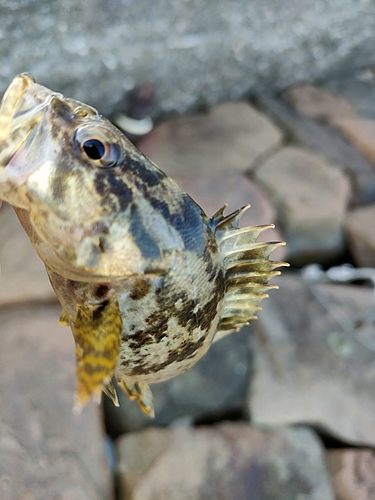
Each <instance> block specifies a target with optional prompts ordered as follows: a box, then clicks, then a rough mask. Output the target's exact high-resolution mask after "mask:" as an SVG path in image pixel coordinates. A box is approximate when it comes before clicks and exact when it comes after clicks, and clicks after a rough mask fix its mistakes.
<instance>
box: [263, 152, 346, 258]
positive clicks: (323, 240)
mask: <svg viewBox="0 0 375 500" xmlns="http://www.w3.org/2000/svg"><path fill="white" fill-rule="evenodd" d="M255 179H256V181H257V182H259V183H260V184H261V185H262V186H263V187H264V189H265V190H266V192H268V193H269V195H270V199H271V201H272V203H273V205H274V207H275V209H276V213H277V219H278V220H277V222H278V223H279V224H280V228H281V229H282V230H283V233H284V236H285V238H286V242H287V247H286V248H287V252H288V254H287V258H288V259H290V261H291V262H292V263H294V264H297V265H300V264H305V263H308V262H314V261H316V262H327V261H329V259H332V258H334V257H336V256H338V255H340V253H341V252H342V251H343V249H344V240H343V231H342V224H343V219H344V213H345V209H346V206H347V203H348V200H349V197H350V183H349V180H348V179H347V177H346V176H345V174H344V173H343V172H342V171H341V170H340V169H338V168H335V167H332V166H331V165H329V164H328V163H327V162H326V161H325V160H324V159H323V158H321V157H319V156H317V155H314V154H312V153H309V152H308V151H306V150H304V149H302V148H296V147H286V148H284V149H282V150H281V151H279V152H278V153H276V154H275V155H274V156H272V157H271V158H270V159H268V160H267V161H265V162H264V163H263V164H262V165H261V166H260V167H259V168H258V169H257V170H256V172H255Z"/></svg>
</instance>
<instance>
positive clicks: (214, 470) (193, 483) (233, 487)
mask: <svg viewBox="0 0 375 500" xmlns="http://www.w3.org/2000/svg"><path fill="white" fill-rule="evenodd" d="M118 452H119V483H120V488H119V489H120V491H119V499H120V500H176V499H181V500H187V499H189V500H244V499H246V500H261V499H264V500H266V499H276V498H281V497H280V492H282V495H283V496H282V498H283V499H285V500H296V499H302V498H303V500H333V499H334V495H333V491H332V488H331V484H330V481H329V478H328V475H327V472H326V470H325V465H324V455H323V450H322V446H321V444H320V442H319V440H318V439H317V438H316V436H315V434H314V433H313V432H312V431H310V430H308V429H279V430H275V431H270V432H261V431H259V430H256V429H252V428H251V427H249V426H248V425H246V424H222V425H219V426H217V427H206V428H204V427H200V428H196V429H193V428H190V429H182V428H175V429H148V430H145V431H142V432H140V433H134V434H129V435H127V436H125V437H124V438H122V439H121V440H120V441H119V444H118Z"/></svg>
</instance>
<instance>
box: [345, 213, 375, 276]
mask: <svg viewBox="0 0 375 500" xmlns="http://www.w3.org/2000/svg"><path fill="white" fill-rule="evenodd" d="M374 224H375V205H369V206H367V207H363V208H357V209H356V210H352V211H350V212H348V214H347V215H346V219H345V230H346V235H347V239H348V243H349V247H350V250H351V253H352V256H353V259H354V261H355V263H356V264H357V265H358V266H361V267H375V230H374Z"/></svg>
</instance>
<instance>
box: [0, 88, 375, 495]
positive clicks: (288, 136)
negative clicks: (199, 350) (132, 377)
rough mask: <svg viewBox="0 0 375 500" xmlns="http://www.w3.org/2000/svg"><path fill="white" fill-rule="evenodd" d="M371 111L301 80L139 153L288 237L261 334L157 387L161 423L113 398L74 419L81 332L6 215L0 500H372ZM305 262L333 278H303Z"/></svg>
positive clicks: (0, 300)
mask: <svg viewBox="0 0 375 500" xmlns="http://www.w3.org/2000/svg"><path fill="white" fill-rule="evenodd" d="M361 109H362V108H361ZM361 109H359V108H358V105H357V104H356V103H351V102H350V101H348V100H347V99H345V98H344V97H342V96H338V95H336V94H334V93H332V92H331V90H329V85H328V84H326V85H325V86H324V87H317V86H313V85H311V84H303V85H302V84H301V85H298V86H295V87H290V88H288V89H285V90H284V91H283V92H282V93H281V94H280V95H279V96H274V97H269V96H267V97H266V96H255V97H254V98H253V99H252V100H251V102H249V101H241V102H235V103H223V104H221V105H218V106H216V107H213V108H211V109H209V110H208V111H207V112H206V113H200V114H195V115H191V116H185V117H184V116H181V117H177V118H172V119H170V120H167V121H164V122H162V123H160V124H158V125H156V127H155V128H154V129H153V131H152V132H151V133H150V134H149V135H148V136H146V137H144V138H143V139H142V140H141V141H140V143H139V147H140V149H141V150H142V151H144V152H145V153H147V155H149V156H150V158H151V159H152V160H154V161H155V162H156V163H157V164H158V166H160V168H162V169H164V170H165V171H166V172H167V173H168V174H169V175H171V176H172V177H173V178H175V179H176V180H177V181H178V182H179V183H180V185H181V186H182V187H183V188H184V189H185V190H186V191H187V192H188V193H189V194H190V195H191V196H192V197H193V198H194V199H195V200H196V201H197V202H198V203H199V204H200V205H201V206H202V207H203V208H204V210H205V211H206V212H207V213H208V215H212V214H213V213H214V212H216V211H217V210H218V209H219V208H220V207H221V206H223V205H224V203H229V210H234V209H236V208H238V207H239V206H243V205H246V204H248V203H250V204H251V205H252V208H251V209H250V210H249V211H248V212H247V213H246V214H245V215H244V217H243V220H242V224H243V225H247V224H269V223H275V225H276V228H275V229H274V230H268V231H266V232H265V233H264V234H263V235H262V238H264V239H265V240H268V241H280V240H283V239H285V240H286V243H287V245H286V247H285V248H284V247H283V248H281V249H278V251H277V252H275V253H274V255H273V257H274V258H275V259H279V260H281V259H284V260H287V261H289V262H291V263H292V265H293V266H292V269H291V270H290V271H285V272H284V273H283V275H282V276H281V277H280V278H278V279H275V280H274V283H275V284H276V283H277V284H278V285H279V287H280V289H279V290H278V291H276V290H275V291H272V292H271V293H270V295H271V296H270V298H269V299H267V300H266V301H264V303H263V311H262V312H261V314H260V317H259V320H258V321H257V322H255V321H253V322H251V324H250V326H249V327H245V328H244V329H243V330H242V331H240V332H238V333H236V334H233V335H231V336H229V337H227V338H226V339H223V340H222V341H220V342H218V343H216V344H215V345H214V346H213V347H212V348H211V350H210V351H209V352H208V354H207V355H206V356H205V357H204V358H203V359H202V360H201V361H200V362H199V363H198V364H197V365H196V366H195V367H194V368H192V369H191V370H189V371H188V372H187V373H185V374H183V375H181V376H180V377H177V378H175V379H173V380H170V381H167V382H165V383H163V384H159V385H156V386H155V387H154V388H153V392H154V395H155V408H156V418H155V420H150V419H148V418H147V417H146V416H145V415H143V414H142V413H141V412H140V410H139V409H138V407H137V405H136V404H135V403H134V402H131V401H129V400H127V398H126V396H123V395H122V394H121V393H119V396H120V402H121V406H120V408H115V407H114V406H113V405H112V403H111V402H110V401H109V400H108V399H107V398H104V404H103V405H102V407H101V408H98V407H97V406H95V405H94V404H91V405H89V406H88V407H87V408H86V409H85V410H84V412H83V413H82V415H80V416H74V415H73V414H72V413H71V406H72V396H73V392H74V380H73V379H74V345H73V340H72V338H71V333H70V332H69V330H68V329H67V328H64V327H61V326H59V325H58V316H59V310H60V308H59V306H58V305H57V301H56V298H55V296H54V294H53V291H52V289H51V287H50V285H49V282H48V279H47V277H46V274H45V271H44V269H43V265H42V264H41V262H40V261H39V259H38V258H37V256H36V255H35V253H34V251H33V249H32V248H31V246H30V243H29V242H28V239H27V237H26V235H25V234H24V233H23V230H22V229H21V226H20V225H19V223H18V221H17V220H16V217H15V216H14V214H13V212H12V210H11V209H10V207H8V206H6V205H5V204H4V205H3V207H2V208H1V210H0V263H1V275H0V338H1V340H2V349H1V350H0V358H1V363H2V364H1V366H2V371H1V375H0V398H1V405H0V499H1V500H3V499H4V500H32V499H35V500H44V499H45V500H50V499H59V500H60V499H61V500H78V499H86V498H87V499H88V500H89V499H90V500H92V499H94V500H96V499H98V500H107V499H109V500H110V499H111V498H116V500H158V499H160V500H161V499H163V500H168V498H171V499H175V498H178V499H179V500H180V499H181V500H191V499H197V500H198V499H199V500H204V499H206V498H207V500H208V499H209V500H211V499H212V500H216V499H217V500H219V499H220V500H226V499H227V498H228V500H229V499H231V500H233V499H234V500H242V499H245V498H246V499H251V500H274V499H276V500H279V499H280V500H302V499H303V500H310V499H314V500H325V499H327V500H330V499H332V500H333V499H334V498H338V499H341V500H362V499H363V500H365V499H371V498H375V493H374V492H375V467H374V463H375V462H374V456H373V452H372V451H371V448H373V447H374V446H375V433H374V429H375V417H374V415H375V405H374V397H373V394H374V387H375V326H374V320H375V300H374V290H373V288H374V285H375V269H374V268H375V229H374V223H373V221H374V217H375V146H374V144H375V143H374V144H373V141H372V139H371V137H372V135H371V134H372V132H371V131H372V130H373V127H374V123H375V122H373V121H372V120H373V117H372V116H370V115H366V116H365V117H364V116H363V115H362V112H361ZM374 128H375V127H374ZM347 262H349V263H350V264H352V265H354V266H357V268H355V267H352V268H350V267H342V265H343V264H344V263H347ZM313 263H314V264H318V265H323V266H325V269H327V268H328V267H329V266H332V265H334V266H338V267H336V268H330V269H329V270H328V271H327V272H324V269H323V268H322V267H317V266H315V267H308V268H304V269H302V270H301V266H304V265H306V264H313ZM356 273H357V274H356ZM103 413H104V415H103ZM228 420H230V421H231V422H230V423H226V424H224V423H223V421H228ZM103 422H105V426H106V431H107V433H108V434H109V435H110V436H111V439H112V440H113V444H114V447H115V452H114V451H113V449H112V453H108V449H110V448H108V446H107V445H108V440H107V439H106V437H105V432H104V429H103ZM161 427H166V428H165V429H162V428H161ZM342 446H344V447H342ZM354 446H355V447H354ZM105 450H107V453H105ZM111 472H115V475H114V476H112V475H111ZM116 478H117V479H116ZM114 486H116V488H114ZM114 491H115V493H116V496H114Z"/></svg>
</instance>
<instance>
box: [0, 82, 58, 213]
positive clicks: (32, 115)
mask: <svg viewBox="0 0 375 500" xmlns="http://www.w3.org/2000/svg"><path fill="white" fill-rule="evenodd" d="M59 96H60V94H57V93H56V92H52V91H50V90H49V89H47V88H45V87H42V86H41V85H38V84H36V83H35V80H34V79H33V77H32V76H31V75H28V74H27V73H23V74H21V75H19V76H17V77H15V78H14V79H13V81H12V82H11V84H10V85H9V87H8V89H7V90H6V92H5V94H4V97H3V99H2V102H1V106H0V198H1V199H2V200H5V201H7V202H8V203H10V204H12V205H14V206H18V207H20V208H28V205H29V202H28V197H27V191H26V189H25V187H24V184H25V181H26V180H27V179H28V177H29V176H30V175H31V174H32V173H33V172H34V171H35V170H36V169H38V168H39V167H40V165H41V164H42V163H43V162H44V161H45V160H46V159H47V158H49V157H50V156H51V155H50V150H49V144H48V143H47V142H46V141H43V140H42V137H43V130H41V128H42V127H43V120H42V118H43V116H44V114H45V113H46V112H47V110H48V108H49V105H50V103H51V101H52V100H53V99H54V98H56V97H59ZM44 126H45V124H44ZM31 141H33V142H37V145H38V146H39V148H35V147H34V148H29V147H28V146H29V143H30V142H31Z"/></svg>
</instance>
